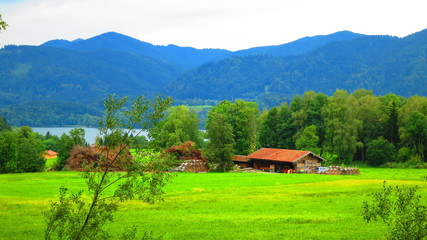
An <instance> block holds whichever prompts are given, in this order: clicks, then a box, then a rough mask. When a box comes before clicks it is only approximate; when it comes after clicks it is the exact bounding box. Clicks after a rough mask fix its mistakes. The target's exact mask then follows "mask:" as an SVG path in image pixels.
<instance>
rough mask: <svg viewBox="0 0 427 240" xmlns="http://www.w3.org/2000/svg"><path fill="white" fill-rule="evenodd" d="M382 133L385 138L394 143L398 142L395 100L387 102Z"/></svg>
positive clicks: (397, 117)
mask: <svg viewBox="0 0 427 240" xmlns="http://www.w3.org/2000/svg"><path fill="white" fill-rule="evenodd" d="M384 133H385V134H384V135H385V137H386V139H387V140H388V141H390V142H391V143H393V144H394V145H396V144H397V143H398V142H399V109H398V106H397V103H396V101H395V100H392V101H391V102H390V104H389V107H388V111H387V121H386V124H385V131H384Z"/></svg>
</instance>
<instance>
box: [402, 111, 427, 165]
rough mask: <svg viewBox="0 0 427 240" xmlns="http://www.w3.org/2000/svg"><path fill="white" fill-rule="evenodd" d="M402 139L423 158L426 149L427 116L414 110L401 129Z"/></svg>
mask: <svg viewBox="0 0 427 240" xmlns="http://www.w3.org/2000/svg"><path fill="white" fill-rule="evenodd" d="M402 132H403V136H404V140H406V141H407V143H408V144H409V145H410V146H411V147H412V148H413V149H415V151H416V153H417V154H419V155H420V156H421V157H422V158H424V155H425V154H424V152H425V151H426V150H427V148H426V146H427V117H426V116H425V115H424V114H422V113H421V112H418V111H414V112H413V113H412V114H411V115H410V116H409V119H408V121H407V123H406V125H405V127H404V129H403V130H402Z"/></svg>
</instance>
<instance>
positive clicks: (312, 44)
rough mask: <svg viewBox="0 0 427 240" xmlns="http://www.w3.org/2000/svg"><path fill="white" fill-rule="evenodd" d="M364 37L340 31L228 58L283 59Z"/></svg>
mask: <svg viewBox="0 0 427 240" xmlns="http://www.w3.org/2000/svg"><path fill="white" fill-rule="evenodd" d="M364 36H366V35H363V34H359V33H353V32H350V31H341V32H336V33H333V34H329V35H319V36H314V37H304V38H301V39H298V40H296V41H293V42H290V43H285V44H281V45H276V46H265V47H255V48H250V49H246V50H240V51H236V52H233V53H231V54H230V55H229V56H249V55H270V56H278V57H285V56H291V55H299V54H304V53H307V52H309V51H312V50H315V49H317V48H320V47H322V46H324V45H326V44H328V43H332V42H339V41H348V40H353V39H356V38H360V37H364Z"/></svg>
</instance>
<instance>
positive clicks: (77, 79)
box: [0, 30, 427, 126]
mask: <svg viewBox="0 0 427 240" xmlns="http://www.w3.org/2000/svg"><path fill="white" fill-rule="evenodd" d="M426 39H427V30H424V31H420V32H418V33H415V34H412V35H410V36H407V37H405V38H397V37H391V36H366V35H362V34H356V33H352V32H348V31H344V32H337V33H334V34H330V35H324V36H314V37H307V38H302V39H299V40H297V41H294V42H291V43H287V44H282V45H277V46H265V47H256V48H251V49H246V50H241V51H236V52H231V51H227V50H221V49H195V48H188V47H179V46H172V45H169V46H155V45H152V44H149V43H146V42H142V41H139V40H137V39H134V38H131V37H128V36H125V35H121V34H118V33H105V34H101V35H99V36H95V37H93V38H90V39H87V40H82V39H78V40H75V41H66V40H53V41H49V42H47V43H45V44H43V45H42V46H6V47H4V48H3V49H1V50H0V66H1V67H0V115H2V116H5V117H7V119H8V120H9V122H10V123H11V124H12V125H16V126H18V125H31V126H43V125H44V126H63V125H93V123H94V122H96V118H97V117H98V116H99V114H100V113H102V107H100V106H101V104H100V102H101V101H102V100H103V99H105V98H106V96H108V94H111V93H115V94H117V95H118V96H128V97H130V98H135V97H137V96H140V95H145V96H148V97H152V96H154V95H157V94H162V95H167V96H172V97H173V98H174V99H175V100H176V102H177V103H179V104H186V105H190V106H191V105H192V106H196V105H199V106H203V105H211V106H212V105H213V104H212V103H217V102H219V101H222V100H231V101H232V100H236V99H243V100H245V101H255V102H256V103H257V104H258V106H259V108H260V110H262V109H266V108H271V107H273V106H275V105H279V104H280V103H282V102H288V103H289V102H290V101H291V100H292V98H293V96H294V95H295V94H298V95H302V94H303V93H304V92H306V91H310V90H313V91H316V92H322V93H324V94H326V95H328V96H331V95H332V94H333V93H334V92H335V90H336V89H343V90H346V91H350V92H352V91H355V90H356V89H360V88H364V89H369V90H372V91H373V92H374V93H375V94H376V95H384V94H387V93H394V94H396V95H401V96H404V97H408V96H412V95H421V96H425V95H426V94H427V90H426V88H425V87H424V86H425V85H426V84H427V82H426V79H427V72H426V71H427V57H426V56H427V50H426V49H427V40H426ZM70 103H75V104H76V106H80V107H79V108H77V107H73V108H68V107H67V106H69V105H70ZM30 108H31V109H30ZM60 108H68V109H69V110H67V112H66V113H63V114H60V113H59V112H58V109H60ZM203 112H205V113H206V111H203ZM54 115H56V116H58V115H59V116H60V117H52V116H54ZM73 118H74V120H73ZM203 118H206V116H205V117H203ZM43 119H49V120H48V121H43ZM202 125H203V124H202Z"/></svg>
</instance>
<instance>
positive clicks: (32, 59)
mask: <svg viewBox="0 0 427 240" xmlns="http://www.w3.org/2000/svg"><path fill="white" fill-rule="evenodd" d="M0 66H1V67H0V106H5V105H10V104H19V103H25V102H28V101H37V100H59V101H75V102H80V103H88V102H94V101H99V100H100V99H102V98H105V96H107V95H108V94H111V93H117V94H119V95H129V96H138V95H143V94H148V93H153V92H160V91H161V89H162V88H163V87H164V86H165V85H166V84H167V83H169V82H171V81H172V80H174V79H175V78H176V76H177V75H178V74H179V73H180V72H181V71H182V69H181V68H180V67H179V66H177V65H175V64H172V63H168V62H165V61H162V60H157V59H152V58H148V57H144V56H140V55H135V54H130V53H126V52H118V51H106V50H103V51H85V52H83V51H73V50H68V49H63V48H53V47H30V46H20V47H16V46H8V47H6V48H4V49H2V50H0Z"/></svg>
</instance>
